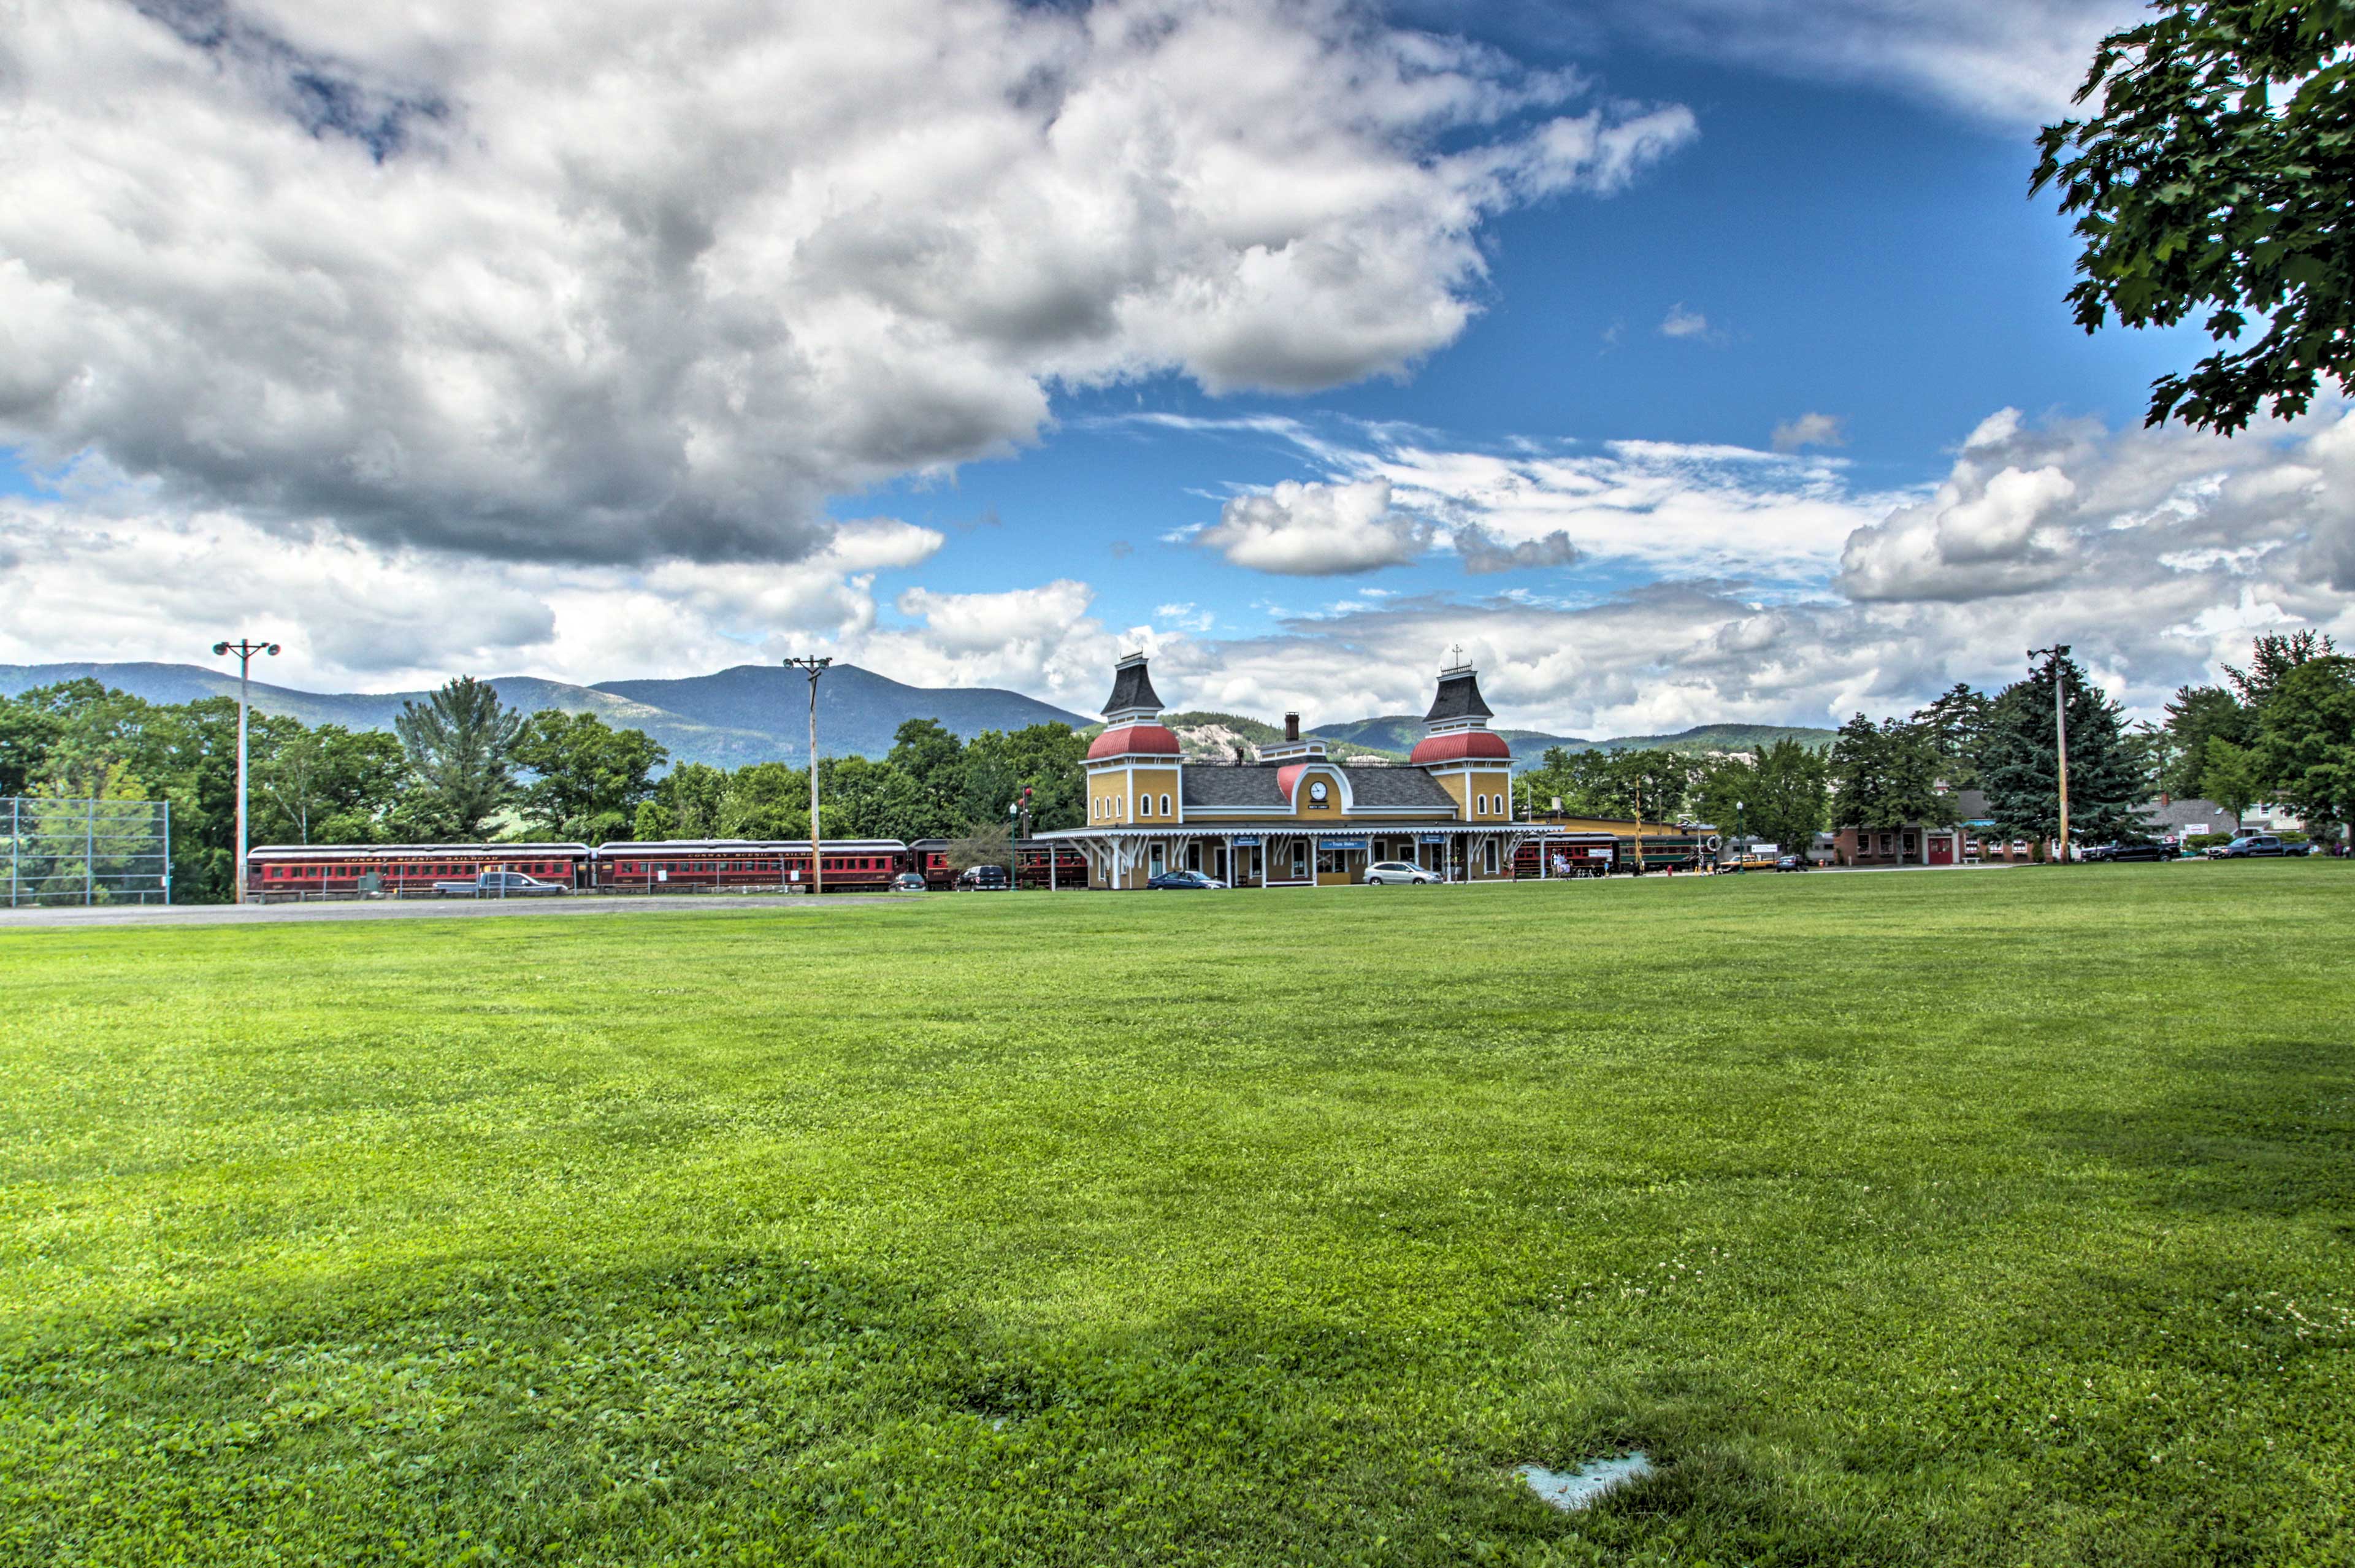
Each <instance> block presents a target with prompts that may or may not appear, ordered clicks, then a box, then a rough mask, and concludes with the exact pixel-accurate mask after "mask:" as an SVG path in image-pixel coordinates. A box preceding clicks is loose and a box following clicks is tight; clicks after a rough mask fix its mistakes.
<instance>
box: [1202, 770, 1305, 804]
mask: <svg viewBox="0 0 2355 1568" xmlns="http://www.w3.org/2000/svg"><path fill="white" fill-rule="evenodd" d="M1183 782H1184V787H1185V794H1186V805H1188V807H1189V808H1190V807H1193V806H1197V805H1248V806H1252V807H1255V808H1264V809H1266V810H1269V811H1285V810H1288V809H1290V806H1291V803H1290V802H1288V801H1286V800H1285V799H1284V791H1283V790H1282V789H1281V788H1280V787H1278V786H1277V784H1276V782H1275V769H1273V767H1261V766H1259V765H1257V764H1256V763H1252V764H1248V765H1245V766H1242V767H1236V766H1234V765H1233V764H1232V763H1187V764H1186V771H1185V773H1184V775H1183Z"/></svg>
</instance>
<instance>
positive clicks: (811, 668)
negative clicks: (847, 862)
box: [785, 658, 834, 895]
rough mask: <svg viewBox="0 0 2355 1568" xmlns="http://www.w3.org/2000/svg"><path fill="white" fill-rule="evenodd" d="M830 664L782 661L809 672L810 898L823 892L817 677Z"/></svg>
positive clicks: (817, 660) (808, 660) (828, 661)
mask: <svg viewBox="0 0 2355 1568" xmlns="http://www.w3.org/2000/svg"><path fill="white" fill-rule="evenodd" d="M833 662H834V661H833V660H832V659H822V658H797V659H787V660H786V661H785V663H786V665H787V666H788V667H791V668H794V669H802V670H807V671H808V672H809V688H810V706H809V775H810V829H809V833H810V836H809V846H810V892H811V893H812V894H813V895H815V894H818V893H823V892H824V891H826V860H825V858H824V857H823V856H821V855H820V854H819V853H818V831H817V677H819V676H822V675H824V674H825V673H826V666H828V665H830V664H832V663H833Z"/></svg>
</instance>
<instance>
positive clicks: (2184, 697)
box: [0, 631, 2355, 901]
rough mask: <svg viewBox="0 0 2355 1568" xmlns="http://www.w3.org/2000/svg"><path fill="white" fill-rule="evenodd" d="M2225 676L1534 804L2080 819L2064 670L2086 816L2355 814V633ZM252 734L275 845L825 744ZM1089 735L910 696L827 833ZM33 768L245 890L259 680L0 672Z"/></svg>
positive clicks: (1565, 759) (1952, 712) (1723, 763)
mask: <svg viewBox="0 0 2355 1568" xmlns="http://www.w3.org/2000/svg"><path fill="white" fill-rule="evenodd" d="M2225 677H2226V684H2225V685H2223V686H2221V687H2217V686H2199V687H2185V688H2181V689H2180V690H2179V691H2178V692H2177V693H2176V694H2175V699H2174V700H2173V701H2171V702H2169V704H2168V705H2167V709H2166V720H2165V722H2164V723H2161V724H2141V725H2136V726H2132V727H2128V726H2127V725H2126V724H2125V722H2124V721H2123V719H2122V716H2121V714H2120V711H2119V708H2118V705H2117V704H2116V703H2115V702H2114V701H2111V700H2110V699H2107V698H2105V697H2104V696H2103V695H2102V693H2101V691H2100V689H2099V688H2097V687H2096V686H2095V685H2094V683H2093V682H2092V681H2091V680H2089V679H2088V678H2087V677H2086V676H2085V673H2084V671H2083V669H2082V668H2080V667H2078V666H2077V665H2076V663H2075V662H2074V661H2073V660H2071V659H2069V658H2066V657H2054V658H2048V659H2046V660H2045V661H2044V662H2043V663H2041V665H2039V666H2038V667H2036V668H2035V669H2034V670H2032V671H2031V672H2030V675H2029V676H2028V677H2026V678H2024V679H2022V680H2019V681H2017V682H2014V683H2013V684H2012V685H2010V686H2008V687H2006V688H2003V689H2002V690H2001V691H1999V692H1998V693H1997V694H1995V695H1994V696H1992V697H1990V696H1987V695H1986V694H1985V693H1983V692H1979V691H1977V690H1974V689H1972V688H1969V687H1968V686H1965V685H1957V686H1955V688H1953V689H1952V690H1950V691H1948V692H1946V693H1945V695H1944V696H1942V697H1940V698H1939V699H1937V700H1936V701H1934V702H1933V703H1931V704H1930V705H1929V706H1927V707H1925V708H1923V709H1917V710H1915V711H1914V712H1913V713H1912V714H1911V715H1909V716H1907V717H1906V718H1903V719H1890V720H1882V721H1881V722H1879V723H1876V722H1874V721H1873V720H1870V719H1868V718H1866V717H1865V716H1864V715H1862V714H1859V715H1857V716H1856V717H1855V718H1854V719H1851V720H1849V722H1848V723H1847V724H1845V725H1843V726H1842V727H1841V729H1840V731H1839V734H1838V739H1837V740H1836V741H1834V742H1833V744H1832V746H1831V747H1830V748H1829V750H1828V751H1819V750H1817V749H1814V748H1811V747H1807V746H1804V745H1801V744H1799V743H1798V742H1796V741H1788V740H1785V741H1776V742H1775V743H1774V744H1773V745H1770V746H1767V747H1765V748H1764V749H1763V750H1761V751H1758V752H1754V753H1749V754H1742V755H1731V756H1696V755H1693V754H1690V753H1687V752H1672V751H1666V750H1659V749H1647V750H1638V751H1625V752H1565V751H1563V750H1561V748H1559V747H1556V748H1551V749H1549V750H1548V751H1547V752H1545V753H1544V754H1543V755H1542V756H1541V757H1540V760H1539V763H1538V765H1537V766H1536V767H1535V768H1533V769H1532V770H1530V771H1529V773H1525V774H1523V775H1522V776H1521V778H1520V779H1519V780H1518V781H1517V783H1516V786H1515V787H1516V794H1517V795H1518V801H1519V803H1520V805H1522V807H1523V808H1524V809H1525V810H1531V809H1533V810H1537V811H1543V810H1545V809H1547V808H1549V807H1550V805H1552V803H1553V802H1554V801H1555V800H1557V799H1558V800H1560V801H1561V804H1562V807H1563V809H1564V810H1566V811H1569V812H1572V813H1574V814H1577V815H1582V816H1608V817H1636V816H1641V817H1642V818H1644V819H1645V820H1647V821H1656V822H1673V821H1677V820H1680V819H1686V818H1699V819H1701V820H1706V821H1709V822H1711V823H1714V824H1716V825H1717V826H1718V827H1720V828H1721V830H1722V831H1726V832H1736V831H1745V830H1746V831H1747V832H1748V833H1749V834H1750V835H1751V836H1753V837H1757V838H1761V839H1767V840H1772V841H1774V842H1775V843H1779V844H1785V845H1792V846H1800V845H1804V844H1806V842H1807V841H1808V840H1809V839H1810V838H1811V837H1813V836H1814V835H1815V834H1816V833H1817V832H1818V831H1820V830H1821V829H1823V828H1824V827H1828V826H1829V827H1870V828H1888V827H1898V826H1900V825H1902V824H1904V823H1909V822H1928V823H1952V822H1955V821H1956V820H1957V819H1958V818H1959V816H1960V815H1961V813H1960V806H1959V802H1958V796H1959V795H1960V793H1961V792H1962V791H1964V790H1966V789H1977V790H1981V791H1983V792H1985V795H1986V796H1987V812H1988V815H1989V816H1990V817H1992V818H1993V819H1994V821H1995V823H1996V824H1997V826H1998V828H1999V829H2000V830H2001V831H2003V832H2004V833H2006V834H2008V835H2014V836H2024V837H2035V838H2039V839H2043V838H2049V837H2052V836H2053V835H2054V834H2055V833H2057V832H2058V830H2059V791H2058V787H2057V780H2056V778H2055V769H2054V762H2053V752H2054V716H2053V683H2054V682H2055V681H2056V680H2058V681H2060V682H2062V686H2063V688H2064V689H2065V693H2066V700H2067V720H2068V729H2069V784H2070V791H2069V794H2070V818H2071V826H2072V827H2073V831H2074V833H2075V835H2076V836H2077V837H2080V838H2081V839H2083V840H2084V841H2087V842H2097V841H2101V840H2105V839H2112V838H2122V837H2134V836H2136V835H2137V834H2139V833H2140V832H2142V831H2143V824H2142V821H2141V819H2140V817H2139V816H2138V815H2137V809H2136V808H2137V807H2138V806H2140V805H2144V804H2145V803H2147V802H2148V801H2149V800H2151V799H2152V798H2153V797H2154V796H2156V795H2160V794H2168V795H2179V796H2183V797H2186V798H2203V799H2208V800H2212V801H2214V802H2216V803H2217V804H2218V805H2222V806H2223V807H2224V808H2225V809H2226V810H2228V811H2231V812H2232V813H2233V814H2234V816H2235V817H2237V816H2239V815H2240V814H2241V813H2243V812H2244V811H2245V810H2246V809H2247V808H2248V807H2249V806H2250V805H2253V804H2254V803H2256V802H2258V801H2261V800H2263V801H2272V802H2275V803H2278V804H2280V805H2284V806H2286V807H2289V808H2291V809H2294V810H2296V811H2297V812H2299V813H2300V814H2301V815H2302V816H2305V817H2306V818H2307V820H2308V821H2309V822H2310V823H2314V824H2317V825H2319V824H2322V823H2342V822H2346V821H2348V820H2349V819H2350V816H2355V659H2350V658H2349V657H2347V656H2343V655H2341V654H2339V652H2338V650H2337V648H2336V647H2335V646H2334V645H2333V644H2332V642H2331V640H2330V638H2328V636H2325V635H2320V634H2318V633H2316V632H2311V631H2301V632H2293V633H2283V634H2274V635H2266V636H2263V637H2259V638H2258V639H2256V641H2255V643H2254V645H2253V646H2252V648H2251V654H2250V659H2249V663H2248V665H2247V667H2229V666H2228V667H2226V670H2225ZM250 753H251V770H252V773H251V777H252V788H251V792H250V807H249V809H250V813H251V818H252V826H251V837H252V841H253V842H255V843H257V844H261V843H293V844H368V843H431V842H464V841H470V840H474V839H477V838H481V837H508V838H517V837H544V838H558V839H563V840H568V841H571V840H578V841H581V842H586V843H592V844H593V843H599V842H602V841H604V840H607V839H613V838H642V839H643V838H788V839H790V838H803V837H808V834H809V773H808V770H807V769H805V768H797V767H794V766H791V765H789V764H787V763H751V764H749V765H747V766H745V767H741V768H738V769H735V770H733V771H730V770H727V769H722V768H716V767H711V766H709V765H707V764H705V763H680V764H678V765H677V766H676V767H669V766H668V764H669V763H670V756H669V753H668V752H666V750H665V749H664V748H663V746H662V745H660V744H659V743H658V742H656V741H654V740H653V739H651V738H650V737H648V736H647V735H646V734H645V733H644V732H643V731H637V730H626V729H616V728H614V727H613V726H611V725H609V724H607V723H606V722H605V721H604V720H602V719H600V718H598V717H597V716H596V715H595V714H593V713H567V712H561V711H557V710H554V709H550V710H547V711H543V712H539V713H535V714H530V715H525V714H523V713H520V712H518V711H517V710H516V709H511V708H508V707H506V705H505V704H503V703H501V702H500V700H499V698H498V693H497V692H496V690H495V689H494V688H492V687H490V686H489V685H488V684H486V683H485V682H482V681H478V680H475V679H474V678H473V677H464V676H462V677H458V678H457V679H455V680H453V681H451V682H449V683H448V684H447V685H445V686H443V687H442V688H441V689H440V690H438V691H436V692H434V693H433V694H432V696H431V697H430V698H428V699H426V700H424V701H422V702H410V703H406V704H404V705H403V707H402V709H401V712H400V715H399V716H398V717H397V718H396V719H395V720H394V724H393V730H392V732H391V733H389V734H388V733H385V732H383V731H371V730H350V729H346V728H345V727H344V726H342V725H338V724H318V725H306V724H304V723H303V722H302V721H300V720H295V719H292V718H288V717H286V716H284V715H282V714H271V713H256V714H254V715H253V716H252V720H251V734H250ZM1085 754H1086V742H1085V741H1084V740H1083V739H1082V736H1081V735H1080V734H1079V733H1078V732H1076V731H1072V730H1071V729H1070V728H1069V727H1067V726H1065V725H1061V724H1052V723H1050V724H1034V725H1032V726H1030V727H1029V728H1028V729H1024V730H1017V731H1011V732H1001V731H983V732H982V733H981V734H978V735H976V736H975V737H974V738H973V739H972V740H971V741H963V740H960V739H959V738H958V737H957V736H956V735H955V734H954V733H952V732H951V731H948V730H946V729H944V728H943V727H942V726H941V725H940V724H939V723H938V722H936V721H935V720H930V719H915V720H909V721H908V722H907V723H905V724H902V725H901V726H900V729H899V731H897V733H896V734H895V736H894V737H893V744H892V747H891V750H890V752H888V753H887V754H886V755H884V756H883V757H882V758H881V759H879V760H870V759H868V758H865V757H856V756H850V757H829V758H826V759H824V760H823V761H821V762H820V763H819V764H818V788H819V792H820V795H821V797H822V806H821V809H822V810H823V812H824V814H825V816H824V824H823V825H824V827H825V831H826V837H829V838H898V839H909V840H912V839H917V838H932V837H962V838H966V839H972V838H975V837H977V836H981V837H991V838H993V839H994V838H995V837H996V836H997V835H999V834H1002V833H1003V832H1004V831H1005V829H1006V827H1007V826H1008V824H1009V821H1010V814H1009V812H1008V807H1009V806H1010V805H1015V804H1017V803H1018V802H1023V801H1027V803H1028V812H1029V816H1028V819H1027V822H1026V823H1025V826H1026V827H1028V829H1029V830H1030V831H1042V830H1047V829H1052V828H1059V827H1080V826H1082V824H1083V823H1084V822H1085V820H1086V817H1085V806H1084V804H1083V803H1084V799H1085V795H1084V781H1083V778H1082V773H1081V763H1082V760H1083V759H1084V757H1085ZM666 768H667V771H665V770H666ZM1026 792H1027V794H1026ZM5 795H32V796H36V797H45V798H48V799H59V800H65V799H96V800H162V801H165V802H168V803H169V805H170V807H171V816H172V825H173V845H172V848H173V880H174V887H175V896H176V897H179V898H184V899H191V900H197V901H202V900H208V899H221V898H226V897H228V896H229V891H230V889H231V887H232V886H233V884H234V875H235V867H234V864H233V860H234V857H235V849H234V840H235V834H236V810H237V704H236V702H235V701H234V700H233V699H229V698H226V697H208V698H203V699H198V700H197V701H194V702H185V703H151V702H147V701H145V700H144V699H140V698H137V697H133V696H132V695H131V694H129V693H127V692H123V691H118V690H115V689H112V688H109V687H106V686H104V685H101V683H100V682H98V681H95V680H91V679H80V680H70V681H64V682H60V683H59V684H57V685H54V686H47V687H39V688H34V689H32V690H29V691H27V692H25V693H24V694H23V695H22V696H20V697H16V698H14V699H5V698H0V796H5Z"/></svg>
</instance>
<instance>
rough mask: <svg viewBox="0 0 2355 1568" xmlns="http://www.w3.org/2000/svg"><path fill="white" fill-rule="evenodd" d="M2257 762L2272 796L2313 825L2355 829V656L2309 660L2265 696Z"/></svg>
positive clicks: (2260, 776) (2258, 773)
mask: <svg viewBox="0 0 2355 1568" xmlns="http://www.w3.org/2000/svg"><path fill="white" fill-rule="evenodd" d="M2253 761H2254V773H2255V774H2256V776H2257V779H2258V781H2259V782H2260V783H2261V784H2263V785H2264V791H2265V795H2266V796H2267V798H2269V799H2272V800H2277V801H2279V802H2281V803H2282V804H2283V805H2289V806H2294V807H2296V810H2297V811H2298V812H2299V814H2300V815H2302V816H2305V817H2306V819H2307V824H2308V826H2309V827H2319V826H2321V825H2322V824H2323V823H2326V822H2328V823H2348V824H2355V659H2350V658H2346V657H2343V656H2337V655H2326V656H2319V657H2316V658H2312V659H2309V660H2307V661H2305V662H2303V663H2301V664H2299V665H2298V666H2296V667H2295V668H2292V669H2289V670H2287V671H2286V672H2284V673H2283V674H2282V676H2281V677H2280V678H2279V679H2278V680H2277V681H2276V682H2275V686H2274V688H2273V690H2272V692H2271V693H2270V694H2269V695H2268V696H2267V698H2266V700H2265V706H2264V713H2263V715H2262V716H2261V718H2260V720H2259V726H2258V735H2257V744H2256V748H2255V751H2254V758H2253Z"/></svg>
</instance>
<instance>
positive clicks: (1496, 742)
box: [1407, 730, 1513, 763]
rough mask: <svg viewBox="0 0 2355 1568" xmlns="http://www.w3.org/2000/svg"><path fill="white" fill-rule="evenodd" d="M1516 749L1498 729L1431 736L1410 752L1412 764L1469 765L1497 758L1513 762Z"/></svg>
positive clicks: (1456, 731) (1496, 759) (1418, 742)
mask: <svg viewBox="0 0 2355 1568" xmlns="http://www.w3.org/2000/svg"><path fill="white" fill-rule="evenodd" d="M1512 757H1513V749H1512V747H1510V746H1508V745H1507V744H1505V738H1504V737H1503V736H1502V735H1499V734H1497V732H1496V731H1494V730H1455V731H1450V732H1449V733H1447V734H1444V735H1432V736H1427V737H1425V738H1424V739H1423V740H1422V741H1417V742H1416V743H1415V748H1414V750H1413V751H1412V752H1410V753H1408V756H1407V761H1409V762H1411V763H1468V762H1473V761H1480V760H1487V759H1494V760H1495V761H1497V762H1500V763H1507V762H1510V761H1512Z"/></svg>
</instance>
